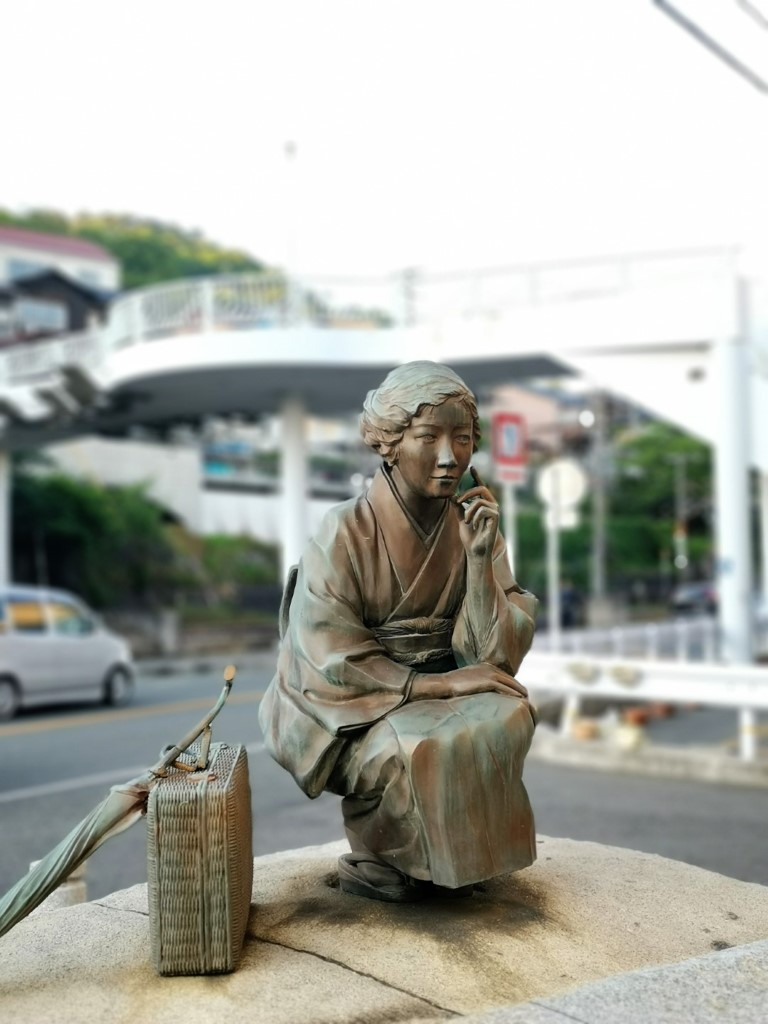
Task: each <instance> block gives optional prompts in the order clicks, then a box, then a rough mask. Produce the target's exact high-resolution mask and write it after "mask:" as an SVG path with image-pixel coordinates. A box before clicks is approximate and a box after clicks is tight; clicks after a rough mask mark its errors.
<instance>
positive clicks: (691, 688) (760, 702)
mask: <svg viewBox="0 0 768 1024" xmlns="http://www.w3.org/2000/svg"><path fill="white" fill-rule="evenodd" d="M520 681H521V683H523V684H524V685H525V686H527V687H528V688H529V689H530V690H532V691H535V693H536V695H541V694H544V693H555V694H559V695H562V696H563V697H564V709H563V719H562V725H563V728H564V729H567V728H568V727H569V725H570V723H571V721H572V720H573V718H574V717H575V716H576V715H577V714H578V711H579V706H580V702H581V700H582V699H584V698H586V697H600V698H603V699H607V700H615V701H619V702H622V703H626V702H627V701H630V702H632V703H638V704H640V703H644V702H646V701H663V702H665V703H669V704H677V705H686V704H704V705H709V706H712V707H722V708H733V709H734V711H735V712H737V714H738V718H739V752H740V755H741V757H742V758H743V759H744V760H747V761H752V760H754V759H755V758H756V756H757V726H756V712H757V711H768V668H759V667H755V666H754V665H718V664H707V663H705V662H676V661H652V660H641V659H639V658H618V657H611V656H603V657H596V656H594V655H578V654H565V653H560V654H552V653H544V652H541V651H539V650H538V649H537V650H534V651H532V652H531V653H530V654H529V655H528V657H527V658H526V659H525V661H524V662H523V667H522V669H521V670H520Z"/></svg>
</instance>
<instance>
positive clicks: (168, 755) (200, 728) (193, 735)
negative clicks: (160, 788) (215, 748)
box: [149, 665, 237, 776]
mask: <svg viewBox="0 0 768 1024" xmlns="http://www.w3.org/2000/svg"><path fill="white" fill-rule="evenodd" d="M236 672H237V669H236V668H235V666H234V665H227V667H226V668H225V669H224V687H223V689H222V691H221V693H220V694H219V699H218V700H217V701H216V703H215V704H214V705H213V707H212V708H211V710H210V711H209V712H208V714H207V715H205V717H204V718H202V719H201V720H200V721H199V722H198V723H197V725H196V726H195V727H194V728H193V729H191V730H190V731H189V732H188V733H187V735H186V736H185V737H184V739H182V740H180V741H179V743H177V744H176V746H173V747H170V748H169V749H168V750H166V751H165V752H164V753H163V756H162V757H161V758H160V760H159V761H158V762H157V764H156V765H154V766H153V767H152V768H150V769H149V770H150V772H151V773H152V774H153V775H157V776H163V775H167V774H168V769H169V768H170V767H172V766H174V765H175V762H176V760H177V758H178V757H180V756H181V754H183V753H184V751H185V750H187V748H188V747H190V746H191V745H192V744H193V743H194V742H195V740H196V739H197V738H198V736H199V735H200V734H201V733H203V732H204V733H205V736H204V737H203V744H202V748H201V750H200V756H199V757H198V759H197V762H196V764H195V765H194V766H193V767H192V769H191V770H192V771H194V770H196V769H198V768H205V766H206V765H207V763H208V750H209V748H210V745H211V722H212V721H213V720H214V718H215V717H216V715H218V713H219V712H220V711H221V709H222V708H223V707H224V704H225V702H226V699H227V697H228V696H229V694H230V691H231V689H232V682H233V680H234V678H235V674H236ZM203 758H204V759H205V760H204V761H203V764H200V761H202V760H203ZM178 767H182V768H186V769H189V768H190V766H189V765H186V764H184V762H180V764H179V765H178Z"/></svg>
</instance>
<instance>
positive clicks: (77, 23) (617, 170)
mask: <svg viewBox="0 0 768 1024" xmlns="http://www.w3.org/2000/svg"><path fill="white" fill-rule="evenodd" d="M723 2H729V0H723ZM3 25H4V31H3V37H4V38H3V57H2V61H0V87H1V89H2V96H3V98H4V102H3V114H2V125H3V126H2V135H1V136H0V138H2V143H0V145H2V149H3V159H2V161H0V205H4V206H10V207H12V208H23V207H30V206H47V207H53V208H58V209H62V210H64V211H67V212H76V211H79V210H89V211H107V210H108V211H121V212H122V211H124V212H132V213H136V214H141V215H148V216H152V217H157V218H160V219H163V220H171V221H174V222H177V223H178V224H180V225H183V226H185V227H198V228H200V229H202V230H203V231H204V232H205V233H206V234H207V235H209V236H210V237H212V238H213V239H215V240H217V241H220V242H222V243H226V244H231V245H236V246H239V247H242V248H245V249H247V250H249V251H250V252H251V253H253V254H254V255H256V256H259V257H261V258H263V259H265V260H267V261H270V262H274V263H278V264H283V263H284V262H285V261H286V259H287V258H288V257H289V256H290V255H291V252H292V249H293V251H294V252H295V258H294V257H292V261H293V262H297V263H298V264H299V266H300V267H301V269H303V270H305V271H313V272H325V273H329V272H337V273H341V272H343V273H350V274H368V273H379V272H388V271H391V270H394V269H397V268H402V267H405V266H420V267H423V268H426V269H428V270H440V269H458V268H461V269H463V268H469V267H481V266H482V267H487V266H494V265H503V264H509V263H516V262H520V261H527V260H536V259H540V258H550V257H569V256H574V255H585V254H594V253H603V252H612V251H620V250H640V249H648V248H660V247H669V246H682V245H699V244H706V243H711V242H723V241H727V242H732V241H747V242H751V241H753V240H755V239H759V238H761V237H768V210H767V209H766V203H765V196H766V191H767V189H768V186H767V185H766V182H768V130H766V129H767V128H768V124H767V121H768V96H762V95H761V94H760V93H758V92H757V91H756V90H755V89H753V88H752V87H750V86H749V85H748V84H747V83H745V82H744V81H743V80H741V79H740V78H738V77H737V76H736V75H735V74H733V72H731V71H729V70H728V69H727V68H726V67H724V66H723V65H722V64H721V63H720V62H718V61H717V60H716V59H715V58H714V57H712V56H711V55H710V54H709V53H707V52H706V51H705V50H704V49H703V48H701V47H700V46H698V45H697V44H696V43H695V42H694V41H693V40H692V39H691V38H690V37H689V36H687V35H686V34H685V33H683V32H682V31H681V30H680V29H679V28H678V27H676V26H675V25H674V24H673V23H672V22H671V21H670V20H669V19H668V18H666V17H664V16H663V15H662V14H661V13H660V12H659V11H658V9H657V8H656V7H654V5H653V4H652V3H651V0H495V2H494V0H472V2H471V3H470V2H468V0H467V2H461V3H459V2H452V0H405V2H401V0H386V2H383V0H382V2H372V0H269V2H264V0H218V2H215V3H214V2H210V0H209V2H206V3H199V2H195V0H185V2H177V0H132V2H131V3H130V4H119V5H118V4H115V3H110V2H105V0H67V2H66V3H62V2H61V0H27V2H25V3H14V4H12V5H9V6H8V8H7V9H6V10H5V12H4V15H3ZM287 140H295V142H296V144H297V147H298V156H297V158H296V160H295V162H294V167H293V179H291V171H290V168H289V167H288V162H287V160H286V158H285V155H284V146H285V142H286V141H287ZM291 224H294V225H295V231H294V229H293V228H292V227H291ZM292 237H293V238H295V241H294V242H292V241H291V239H292Z"/></svg>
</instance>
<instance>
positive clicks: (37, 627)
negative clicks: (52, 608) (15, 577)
mask: <svg viewBox="0 0 768 1024" xmlns="http://www.w3.org/2000/svg"><path fill="white" fill-rule="evenodd" d="M7 610H8V621H9V623H10V626H11V629H12V630H13V631H14V632H15V633H45V616H44V615H43V606H42V605H41V604H40V602H39V601H35V600H29V601H25V600H23V599H21V598H17V597H12V598H9V600H8V604H7Z"/></svg>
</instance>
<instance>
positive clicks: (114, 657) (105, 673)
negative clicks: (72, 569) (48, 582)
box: [0, 586, 134, 720]
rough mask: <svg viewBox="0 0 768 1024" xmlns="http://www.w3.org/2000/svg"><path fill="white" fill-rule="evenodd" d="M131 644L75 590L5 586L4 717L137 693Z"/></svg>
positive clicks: (1, 617)
mask: <svg viewBox="0 0 768 1024" xmlns="http://www.w3.org/2000/svg"><path fill="white" fill-rule="evenodd" d="M133 689H134V671H133V661H132V658H131V651H130V647H129V646H128V644H127V643H126V641H125V640H123V639H122V637H119V636H117V635H116V634H115V633H111V632H110V631H109V630H108V629H106V628H105V627H104V626H103V625H102V623H101V622H100V621H99V619H98V616H97V615H96V614H95V613H94V612H92V611H91V610H90V608H88V607H87V606H86V605H85V604H83V602H82V601H80V600H79V599H78V598H77V597H75V596H74V595H73V594H69V593H67V592H66V591H63V590H47V589H42V588H40V587H25V586H11V587H6V588H0V720H3V719H6V720H7V719H9V718H12V717H13V716H14V714H15V713H16V711H17V710H18V708H20V707H31V706H32V705H35V704H54V703H58V702H63V701H81V700H89V699H95V700H100V701H103V702H104V703H106V704H112V705H120V704H125V703H127V702H128V701H129V700H130V699H131V698H132V696H133Z"/></svg>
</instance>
